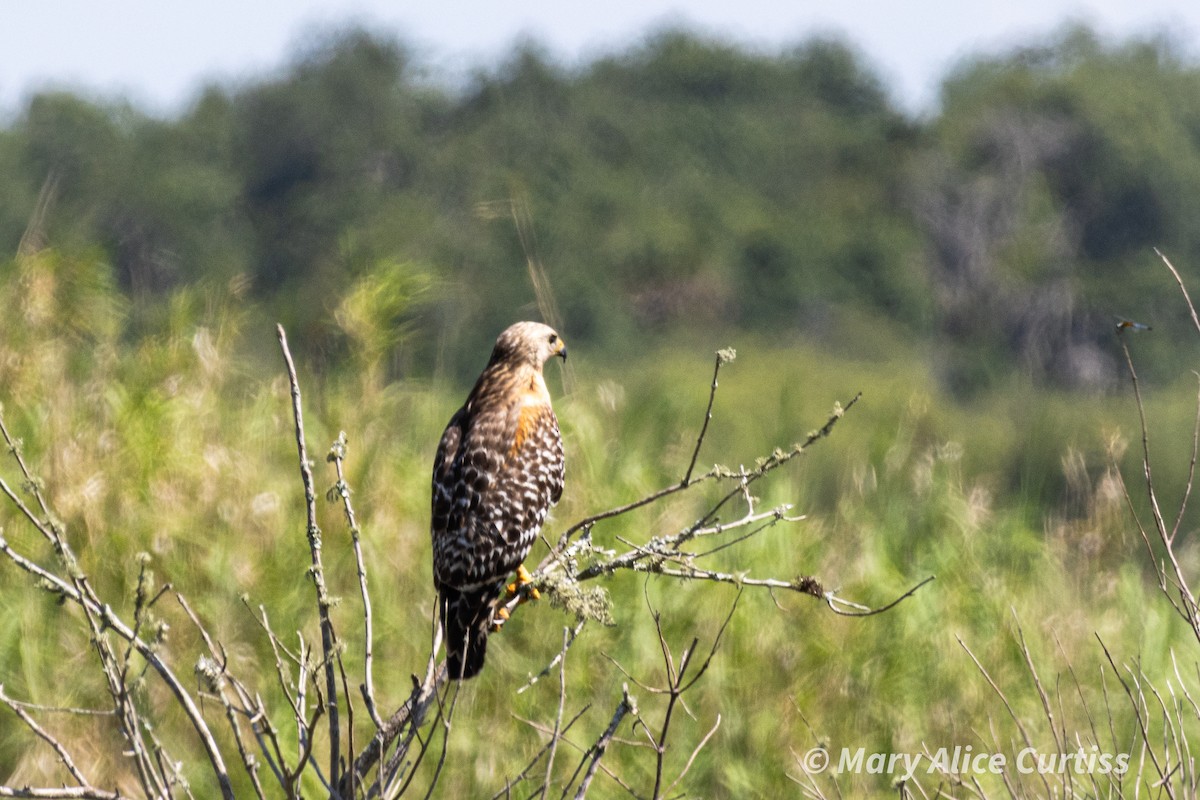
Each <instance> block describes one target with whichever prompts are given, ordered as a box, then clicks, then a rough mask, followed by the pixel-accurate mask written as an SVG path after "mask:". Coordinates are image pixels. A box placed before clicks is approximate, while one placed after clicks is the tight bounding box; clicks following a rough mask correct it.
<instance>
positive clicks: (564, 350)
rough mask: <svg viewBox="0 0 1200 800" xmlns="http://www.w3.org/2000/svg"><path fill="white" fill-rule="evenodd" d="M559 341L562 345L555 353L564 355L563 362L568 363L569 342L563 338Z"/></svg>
mask: <svg viewBox="0 0 1200 800" xmlns="http://www.w3.org/2000/svg"><path fill="white" fill-rule="evenodd" d="M558 342H559V344H561V345H562V346H561V347H559V348H558V352H557V353H555V354H554V355H556V356H562V360H563V363H564V364H565V363H567V343H566V342H564V341H563V340H562V339H559V340H558Z"/></svg>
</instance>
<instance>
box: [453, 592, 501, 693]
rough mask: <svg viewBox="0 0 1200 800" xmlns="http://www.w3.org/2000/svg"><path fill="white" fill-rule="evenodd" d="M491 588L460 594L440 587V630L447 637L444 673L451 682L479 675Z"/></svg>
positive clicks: (489, 620) (488, 629)
mask: <svg viewBox="0 0 1200 800" xmlns="http://www.w3.org/2000/svg"><path fill="white" fill-rule="evenodd" d="M495 597H496V590H495V589H493V588H492V587H488V588H486V589H474V590H469V591H460V590H458V589H452V588H450V587H448V586H443V587H442V588H441V597H440V604H441V615H442V630H443V631H444V633H445V637H446V672H447V674H448V675H449V676H450V678H451V679H452V680H465V679H467V678H472V677H474V676H476V675H478V674H479V671H480V670H481V669H483V661H484V658H485V657H486V656H487V637H488V634H489V633H490V632H491V626H492V601H493V600H494V598H495Z"/></svg>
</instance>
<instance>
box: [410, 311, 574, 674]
mask: <svg viewBox="0 0 1200 800" xmlns="http://www.w3.org/2000/svg"><path fill="white" fill-rule="evenodd" d="M553 356H561V357H562V359H563V361H566V359H567V346H566V344H565V343H564V342H563V340H562V337H560V336H559V335H558V333H557V332H555V331H554V329H553V328H550V327H549V326H547V325H543V324H541V323H540V322H518V323H516V324H515V325H512V326H510V327H508V328H507V329H506V330H505V331H504V332H503V333H501V334H500V337H499V338H498V339H496V346H495V348H494V349H493V350H492V357H491V359H490V360H489V361H488V364H487V366H486V367H485V368H484V370H483V373H482V374H481V375H480V376H479V380H477V381H476V382H475V388H473V389H472V390H471V394H470V395H468V396H467V401H466V403H464V404H463V407H462V408H460V409H459V410H458V411H457V412H456V413H455V414H454V416H453V417H451V418H450V422H449V424H447V425H446V430H445V432H444V433H443V434H442V440H441V443H440V444H439V445H438V451H437V457H436V458H435V459H434V462H433V502H432V506H433V508H432V521H431V525H430V530H431V534H432V538H433V584H434V587H435V588H436V589H437V593H438V608H439V614H440V616H441V622H442V629H443V631H444V632H445V641H446V664H447V668H448V670H449V675H450V677H451V678H454V679H457V680H461V679H464V678H470V677H472V676H473V675H476V674H478V672H479V670H481V669H482V668H483V660H484V656H485V655H486V652H487V637H488V633H489V632H490V631H491V626H492V618H493V615H494V613H495V608H496V602H497V600H498V599H499V596H500V592H501V590H502V589H503V588H504V584H505V581H506V580H507V578H508V576H509V575H511V574H512V573H513V571H514V570H515V571H517V573H518V581H519V582H528V581H529V574H528V573H527V572H525V568H524V567H523V566H522V564H521V562H522V561H524V560H525V556H527V555H528V554H529V548H530V547H532V546H533V540H534V538H535V537H536V536H537V533H538V530H539V529H540V528H541V527H542V523H543V522H544V521H545V520H546V512H547V511H548V510H549V509H550V506H551V505H553V504H554V503H556V502H558V498H559V497H560V496H561V495H562V489H563V464H564V460H563V447H562V437H561V435H560V434H559V431H558V419H557V418H556V417H555V416H554V410H553V409H552V408H551V407H550V393H549V392H548V391H547V390H546V382H545V380H544V379H543V377H542V365H543V364H544V363H545V362H546V361H547V360H548V359H550V358H551V357H553Z"/></svg>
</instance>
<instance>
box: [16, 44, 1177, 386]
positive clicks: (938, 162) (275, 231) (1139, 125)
mask: <svg viewBox="0 0 1200 800" xmlns="http://www.w3.org/2000/svg"><path fill="white" fill-rule="evenodd" d="M1197 98H1200V70H1198V69H1197V64H1196V62H1195V60H1194V59H1192V58H1190V57H1189V56H1188V54H1187V53H1186V51H1185V49H1184V48H1183V47H1181V46H1180V45H1179V44H1178V43H1176V42H1173V41H1171V40H1170V39H1168V38H1166V37H1158V38H1142V39H1130V40H1127V41H1119V42H1110V41H1106V40H1104V39H1102V38H1100V37H1099V36H1098V35H1097V34H1095V33H1094V32H1092V31H1090V30H1089V29H1087V28H1082V27H1073V28H1067V29H1064V30H1062V31H1060V32H1058V33H1057V34H1055V35H1053V36H1051V37H1049V38H1048V39H1046V40H1045V41H1041V42H1038V43H1035V44H1033V45H1030V46H1025V47H1020V48H1015V49H1013V50H1010V51H1008V52H1004V53H1000V54H993V55H980V56H977V57H975V58H972V59H968V60H966V61H965V62H963V64H962V65H961V66H960V67H958V68H957V69H956V70H954V71H953V72H952V73H951V74H950V75H948V76H947V77H946V79H945V81H944V83H943V85H942V89H941V95H940V101H939V105H938V108H937V110H936V111H935V112H934V113H931V114H928V115H926V116H914V115H912V114H906V113H904V112H903V111H901V110H900V109H899V107H898V106H897V104H896V103H895V101H894V100H893V98H892V97H890V95H889V92H888V90H887V87H886V86H885V85H884V83H883V81H882V80H881V78H880V77H879V76H878V75H877V74H876V73H875V72H874V71H873V70H872V69H871V68H870V66H869V65H868V61H867V58H866V57H865V56H864V55H863V54H862V53H861V52H859V51H858V50H856V49H855V48H854V47H853V46H852V45H851V44H849V43H847V42H845V41H840V40H836V39H829V38H818V39H811V40H808V41H805V42H803V43H801V44H799V45H797V46H795V47H792V48H789V49H784V50H781V51H778V52H762V51H758V50H750V49H747V48H744V47H741V46H739V45H736V44H732V43H729V42H725V41H721V40H719V39H715V38H711V37H707V36H703V35H699V34H696V33H693V32H690V31H686V30H667V31H662V32H659V33H657V34H654V35H651V36H649V37H648V38H647V39H645V40H644V41H642V42H640V43H638V44H635V45H633V46H631V47H629V48H628V49H626V50H623V51H620V52H615V53H611V54H608V55H604V56H601V57H598V58H596V59H594V60H592V61H590V62H588V63H586V64H583V65H581V66H575V67H570V66H566V65H564V64H562V63H559V62H557V61H556V60H555V59H554V58H553V57H552V56H550V55H549V54H548V53H547V52H546V51H544V50H542V49H540V48H539V46H538V45H537V44H535V43H523V44H519V45H517V46H516V47H515V48H514V49H513V50H512V51H511V52H510V53H509V54H508V56H507V58H506V59H505V60H503V62H502V63H500V64H498V65H495V66H493V67H489V68H481V69H479V70H478V71H477V72H475V73H474V74H473V75H471V76H470V77H469V78H468V79H467V80H465V81H462V82H460V83H459V84H457V85H455V84H451V83H450V82H449V81H447V80H444V79H442V77H441V76H438V75H436V74H432V73H431V71H430V69H429V68H428V67H427V66H426V65H424V64H422V63H421V62H420V60H419V59H418V58H417V57H416V56H415V55H414V54H413V52H412V50H411V49H410V48H408V47H407V46H406V45H405V44H404V43H402V42H400V41H398V40H396V39H393V38H390V37H389V36H387V35H386V34H382V33H380V32H374V31H369V30H364V29H349V30H343V31H338V32H336V33H331V34H329V35H328V37H326V38H325V39H323V40H322V41H320V42H317V43H315V44H311V45H309V46H307V47H306V48H303V49H302V50H301V51H299V52H297V53H296V54H295V55H294V57H293V58H292V60H291V62H290V63H289V64H288V65H287V66H286V68H285V69H283V70H281V71H279V72H278V73H276V74H273V75H269V76H263V77H261V78H259V79H257V80H253V81H250V82H247V83H244V84H229V85H212V86H209V87H207V88H205V89H204V90H203V91H202V92H201V93H200V94H199V95H198V96H197V98H196V100H195V101H194V102H193V103H192V104H191V105H190V106H189V107H188V108H187V109H186V111H184V112H183V113H181V114H180V115H178V116H177V117H173V118H168V119H163V118H156V117H154V116H151V115H149V114H147V113H144V112H143V111H141V110H139V109H138V108H136V107H134V106H132V105H130V104H129V103H127V102H123V101H120V100H108V99H97V98H93V97H86V96H81V95H79V94H74V93H70V92H45V93H41V94H37V95H34V96H32V97H30V98H29V99H28V101H26V102H25V104H24V105H23V107H22V108H21V109H19V111H18V113H17V114H16V115H15V116H14V117H13V119H12V120H11V122H10V123H9V124H8V125H7V126H6V127H5V128H3V129H2V130H0V171H2V172H3V173H4V174H5V175H6V180H5V181H4V182H3V186H0V247H2V248H3V251H4V252H7V253H15V252H16V251H17V249H18V248H19V247H21V246H22V241H23V240H24V239H27V238H28V235H29V231H30V230H33V229H36V231H37V232H38V236H39V237H40V238H41V239H43V240H44V242H42V243H43V244H49V245H51V246H53V247H55V248H57V249H64V250H68V251H71V252H75V253H81V254H86V255H89V256H92V257H94V260H95V261H96V262H97V263H101V264H103V265H105V269H107V270H110V271H111V278H112V280H113V281H114V283H115V286H116V287H118V289H119V291H120V292H121V294H122V296H123V298H124V301H126V302H127V303H128V308H129V314H130V320H131V323H132V324H131V330H135V331H136V330H149V329H153V326H154V325H155V324H157V323H156V320H158V319H159V318H160V317H161V316H162V314H163V313H164V312H163V310H162V309H163V308H164V298H166V297H168V296H170V295H172V294H173V293H176V292H178V291H179V290H181V289H184V288H189V287H190V288H195V287H207V288H208V289H209V290H212V289H213V288H214V287H229V286H235V287H237V292H238V293H239V296H244V297H245V300H246V302H247V303H251V304H254V305H255V307H257V308H261V309H262V310H263V313H264V314H265V315H268V316H271V317H273V318H275V319H280V320H282V321H283V322H285V323H286V324H287V325H288V326H289V329H290V330H294V331H295V332H296V335H298V336H302V337H308V338H310V339H311V340H312V341H313V342H314V343H315V344H319V346H320V348H321V350H322V352H324V353H325V354H326V355H327V356H328V357H329V359H330V360H331V361H332V360H334V359H336V358H337V356H338V354H339V353H341V352H343V351H344V350H345V349H346V348H345V344H346V343H347V341H348V340H350V339H359V340H367V341H368V343H370V344H371V345H372V346H374V347H376V348H377V349H379V350H381V351H387V352H388V353H390V354H391V355H390V356H389V357H390V358H391V362H392V368H393V369H394V370H397V371H408V370H417V371H420V370H427V369H429V368H431V365H432V364H433V363H435V361H437V360H438V359H446V358H449V359H450V360H449V362H448V363H444V362H443V361H438V363H440V364H441V365H442V366H444V367H446V368H448V369H450V370H452V371H454V372H455V373H461V374H465V373H467V372H470V371H471V370H473V369H476V368H477V366H478V365H477V364H474V363H462V364H459V363H458V362H457V361H455V360H454V359H453V358H452V357H449V356H447V355H445V354H446V353H453V352H466V353H471V352H475V351H477V350H479V349H481V348H485V347H486V341H487V340H489V339H490V337H491V336H493V335H494V333H495V331H496V330H499V329H500V328H502V327H503V326H504V325H505V324H507V322H509V321H511V320H512V319H513V318H515V316H520V315H521V313H522V312H526V313H529V314H533V313H536V312H534V311H533V306H534V291H533V289H532V288H531V280H530V271H531V270H532V271H533V272H534V273H535V276H534V277H535V278H537V277H538V276H540V278H539V279H540V280H543V281H545V282H546V283H547V284H548V285H549V287H550V291H551V292H552V294H553V296H554V298H555V300H556V302H557V305H558V307H559V309H560V311H561V314H562V316H563V318H564V320H565V323H564V325H565V328H566V330H567V331H568V332H569V333H570V334H571V336H572V339H573V340H586V341H589V342H590V343H591V346H592V347H594V348H596V349H597V350H599V351H604V352H610V353H620V352H622V349H623V348H627V347H629V346H631V345H633V344H635V343H636V342H637V341H638V340H639V338H640V337H644V336H645V335H647V334H648V333H655V334H657V333H659V332H662V331H681V332H683V333H687V332H688V331H689V330H694V329H702V328H712V327H714V326H715V327H729V326H733V327H737V328H741V329H750V330H762V331H768V330H769V331H773V332H776V333H777V332H779V331H785V332H789V333H794V334H795V335H799V336H809V335H828V331H830V330H835V331H836V330H837V325H838V324H839V320H840V319H842V317H843V314H844V312H846V311H847V310H853V311H855V312H858V313H867V314H871V315H878V316H881V317H885V318H887V319H888V320H890V321H892V322H893V323H894V324H895V325H896V326H897V329H898V330H901V331H905V332H907V333H910V334H911V336H912V337H913V339H914V340H917V341H925V340H927V341H929V342H932V343H934V345H935V347H936V348H937V352H938V353H939V354H940V356H942V358H941V363H942V365H943V366H942V371H943V373H944V375H943V377H944V379H945V380H946V382H947V384H948V385H949V386H951V387H952V388H955V389H957V390H960V391H961V392H963V393H968V394H969V393H970V392H972V391H975V390H977V389H978V388H980V387H984V386H987V385H989V383H990V382H992V381H993V380H995V378H996V376H998V375H1004V374H1007V373H1009V372H1010V371H1012V370H1013V369H1021V370H1025V371H1027V372H1028V373H1029V374H1031V375H1033V376H1034V377H1035V378H1036V379H1038V380H1040V381H1043V382H1046V383H1050V384H1054V385H1060V386H1071V387H1087V388H1095V387H1098V386H1105V385H1109V384H1111V383H1112V381H1113V380H1115V376H1116V375H1117V374H1118V371H1117V368H1118V362H1117V359H1116V357H1115V351H1114V350H1113V347H1112V344H1111V324H1110V323H1109V321H1110V319H1111V316H1112V315H1130V316H1134V317H1136V316H1137V315H1142V316H1145V315H1151V317H1152V316H1153V314H1154V312H1155V309H1156V308H1158V307H1159V302H1158V301H1159V300H1161V297H1162V293H1163V292H1164V291H1168V290H1169V288H1168V287H1162V286H1161V285H1159V282H1158V281H1157V280H1156V278H1157V275H1156V273H1155V267H1154V263H1155V257H1154V255H1153V252H1152V248H1153V247H1155V246H1157V247H1160V248H1162V249H1163V250H1165V251H1167V252H1169V253H1170V254H1171V256H1172V258H1173V259H1174V260H1175V262H1176V263H1179V264H1185V265H1186V264H1192V263H1200V258H1198V256H1200V240H1198V234H1197V229H1196V226H1195V225H1194V220H1195V219H1197V217H1198V216H1200V214H1198V213H1197V212H1198V211H1200V104H1198V103H1196V102H1195V101H1196V99H1197ZM35 219H36V222H37V224H36V226H34V225H31V220H35ZM34 244H36V243H34ZM25 246H31V243H30V242H28V241H25ZM1152 321H1155V322H1157V323H1158V325H1157V326H1156V327H1159V326H1162V325H1166V326H1168V327H1169V325H1170V324H1172V320H1152ZM415 331H426V332H428V331H438V334H437V335H436V336H435V335H432V334H429V333H423V334H420V335H418V334H416V333H415ZM1166 339H1167V337H1162V340H1160V341H1158V342H1154V343H1152V344H1150V345H1148V347H1150V348H1152V349H1153V348H1155V347H1157V348H1159V349H1161V350H1163V351H1164V352H1165V351H1166V350H1167V349H1168V344H1167V343H1166V342H1165V341H1164V340H1166ZM359 343H360V344H362V343H363V342H362V341H360V342H359ZM447 344H449V345H452V346H446V345H447ZM397 345H403V346H402V347H397Z"/></svg>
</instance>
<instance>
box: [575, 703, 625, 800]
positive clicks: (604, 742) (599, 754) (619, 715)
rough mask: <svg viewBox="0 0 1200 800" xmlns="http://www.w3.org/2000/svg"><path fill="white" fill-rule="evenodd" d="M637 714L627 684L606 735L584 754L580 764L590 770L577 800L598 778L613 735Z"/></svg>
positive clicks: (580, 786) (586, 774)
mask: <svg viewBox="0 0 1200 800" xmlns="http://www.w3.org/2000/svg"><path fill="white" fill-rule="evenodd" d="M637 713H638V712H637V700H636V699H634V698H633V697H631V696H630V694H629V685H628V684H625V685H624V686H622V687H621V702H620V703H618V704H617V710H616V711H615V712H614V713H613V717H612V720H611V721H610V722H609V723H608V727H607V728H605V729H604V733H602V734H601V735H600V738H599V739H597V740H596V743H595V744H593V745H592V746H591V747H589V748H588V751H587V752H586V753H584V755H583V760H582V761H581V762H580V764H579V766H580V768H582V767H583V765H584V764H587V765H588V768H587V771H586V772H585V773H584V775H583V780H582V781H581V782H580V784H579V789H578V790H577V791H576V792H575V800H581V798H583V797H584V796H585V795H586V794H587V790H588V786H590V785H591V783H592V778H594V777H595V776H596V769H597V767H599V766H600V759H602V758H603V757H604V753H605V751H607V750H608V744H609V742H611V741H612V738H613V735H614V734H616V732H617V727H618V726H619V725H620V724H621V720H623V719H625V716H626V715H627V714H633V715H634V716H637ZM589 757H590V758H591V762H590V763H588V758H589ZM575 773H576V774H578V773H579V770H578V769H576V771H575ZM571 780H572V781H573V780H574V775H572V776H571ZM567 786H568V788H569V787H570V783H568V784H567ZM563 797H566V791H565V790H564V792H563Z"/></svg>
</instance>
